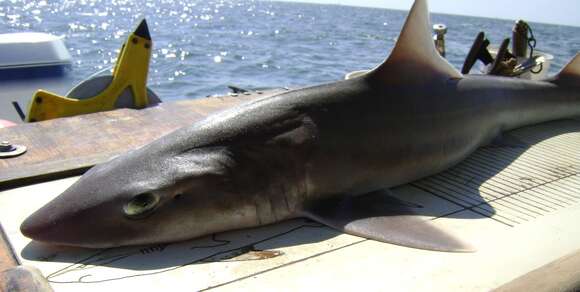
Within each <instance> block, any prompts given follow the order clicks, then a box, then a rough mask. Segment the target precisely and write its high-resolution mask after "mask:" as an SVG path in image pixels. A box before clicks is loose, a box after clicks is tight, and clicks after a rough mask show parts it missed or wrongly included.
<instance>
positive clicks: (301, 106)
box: [20, 0, 580, 252]
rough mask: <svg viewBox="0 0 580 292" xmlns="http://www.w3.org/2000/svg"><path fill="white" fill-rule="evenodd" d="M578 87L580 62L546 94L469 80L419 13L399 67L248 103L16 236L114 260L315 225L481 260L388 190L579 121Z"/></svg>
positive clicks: (102, 171) (60, 200) (405, 31)
mask: <svg viewBox="0 0 580 292" xmlns="http://www.w3.org/2000/svg"><path fill="white" fill-rule="evenodd" d="M579 87H580V55H576V57H575V58H574V59H573V60H572V61H571V62H570V63H569V64H568V65H566V66H565V67H564V68H563V69H562V70H561V72H560V73H559V74H557V75H555V76H554V77H552V78H550V79H547V80H542V81H530V80H522V79H517V78H506V77H497V76H484V75H475V74H473V75H463V74H461V73H460V72H459V71H457V70H456V69H455V68H454V67H453V66H452V65H451V64H449V63H448V62H447V61H446V60H445V59H444V58H442V57H441V56H440V55H439V53H438V52H437V50H436V48H435V46H434V43H433V40H432V35H431V28H430V20H429V12H428V7H427V1H426V0H416V1H415V2H414V4H413V6H412V8H411V10H410V12H409V14H408V17H407V19H406V21H405V23H404V26H403V28H402V31H401V33H400V35H399V38H398V40H397V42H396V44H395V47H394V48H393V50H392V51H391V53H390V55H389V56H388V57H387V58H386V60H385V61H384V62H383V63H381V64H380V65H378V66H376V67H375V68H374V69H372V70H370V71H369V72H368V73H366V74H364V75H363V76H360V77H357V78H353V79H349V80H342V81H338V82H334V83H329V84H323V85H318V86H313V87H307V88H301V89H296V90H290V91H286V92H282V93H280V94H276V95H273V96H267V97H262V98H259V99H256V100H252V101H249V102H247V103H244V104H241V105H239V106H235V107H232V108H229V109H226V110H224V111H222V112H219V113H216V114H213V115H210V116H208V117H207V118H205V119H203V120H201V121H198V122H195V123H193V124H192V125H189V126H186V127H183V128H180V129H178V130H176V131H174V132H172V133H170V134H167V135H166V136H163V137H161V138H159V139H158V140H155V141H153V142H151V143H149V144H147V145H145V146H143V147H140V148H138V149H135V150H132V151H129V152H127V153H125V154H122V155H120V156H118V157H116V158H114V159H112V160H111V161H108V162H106V163H103V164H100V165H97V166H95V167H93V168H91V169H90V170H89V171H88V172H86V173H85V174H84V175H83V176H82V177H81V178H80V179H79V180H78V181H76V182H75V183H74V184H73V185H71V186H70V187H69V188H68V189H67V190H65V191H64V192H63V193H62V194H60V195H59V196H57V197H56V198H55V199H53V200H52V201H50V202H49V203H47V204H46V205H45V206H43V207H42V208H40V209H39V210H37V211H36V212H34V213H33V214H32V215H30V216H29V217H28V218H27V219H26V220H25V221H24V222H23V223H22V225H21V227H20V229H21V232H22V233H23V234H24V235H25V236H27V237H29V238H31V239H33V240H37V241H41V242H47V243H51V244H57V245H70V246H80V247H88V248H108V247H116V246H127V245H142V244H154V243H167V242H174V241H182V240H188V239H192V238H197V237H202V236H206V235H210V234H215V233H219V232H225V231H229V230H237V229H244V228H252V227H256V226H262V225H267V224H273V223H276V222H279V221H282V220H287V219H291V218H297V217H306V218H310V219H312V220H315V221H318V222H320V223H322V224H325V225H327V226H330V227H332V228H335V229H337V230H339V231H341V232H344V233H347V234H351V235H356V236H360V237H364V238H369V239H373V240H377V241H381V242H386V243H392V244H397V245H402V246H406V247H412V248H420V249H426V250H433V251H446V252H468V251H474V250H475V248H474V246H473V245H472V244H470V243H468V242H465V241H464V240H462V239H460V238H458V237H457V236H455V235H453V234H450V233H449V232H447V231H444V230H442V229H441V228H438V227H437V226H436V225H435V224H434V223H432V222H430V221H428V220H424V219H421V218H420V216H416V212H415V211H414V209H413V207H411V206H408V205H406V204H404V203H402V202H401V201H397V200H394V199H393V196H391V195H390V191H389V190H390V189H392V188H393V187H396V186H400V185H403V184H405V183H409V182H412V181H415V180H418V179H421V178H424V177H428V176H431V175H434V174H437V173H439V172H441V171H443V170H445V169H448V168H450V167H452V166H454V165H455V164H457V163H459V162H461V161H462V160H463V159H465V158H466V157H467V156H469V155H470V154H471V153H472V152H474V151H475V150H476V149H477V148H478V147H480V146H482V145H487V144H489V143H492V142H493V141H494V140H497V138H498V137H501V136H502V133H505V132H506V131H509V130H511V129H515V128H519V127H522V126H525V125H531V124H536V123H541V122H545V121H550V120H556V119H563V118H569V117H574V116H578V115H580V90H579Z"/></svg>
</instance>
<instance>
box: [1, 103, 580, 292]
mask: <svg viewBox="0 0 580 292" xmlns="http://www.w3.org/2000/svg"><path fill="white" fill-rule="evenodd" d="M248 98H250V97H248ZM214 108H215V107H214ZM109 116H111V115H109ZM63 120H66V119H63ZM180 121H182V120H180ZM182 122H183V121H182ZM169 128H170V127H169ZM168 130H169V129H168ZM0 134H2V132H0ZM510 135H513V136H515V137H517V138H518V139H519V140H521V141H523V142H526V143H528V144H529V145H531V146H529V147H484V148H481V149H479V150H478V151H477V152H475V153H474V154H473V155H471V156H470V157H469V158H468V159H467V160H465V161H464V162H462V163H461V164H459V165H457V166H456V167H454V168H452V169H450V170H447V171H445V172H443V173H440V174H438V175H436V176H433V177H429V178H427V179H423V180H420V181H417V182H414V183H411V184H408V185H405V186H401V187H398V188H396V189H395V190H394V193H395V194H396V196H397V197H398V198H399V199H401V200H403V201H407V202H409V203H412V204H418V205H421V206H423V208H420V209H417V210H419V212H420V213H421V216H422V217H424V219H425V220H432V221H433V222H434V223H435V224H436V225H438V226H439V227H441V228H442V229H444V230H446V231H448V232H449V233H451V234H453V235H455V236H457V237H459V238H461V239H463V240H465V241H467V242H470V243H472V244H473V245H474V246H475V247H476V248H477V251H476V252H474V253H444V252H433V251H424V250H418V249H412V248H406V247H400V246H396V245H391V244H385V243H380V242H376V241H373V240H368V239H363V238H360V237H355V236H350V235H345V234H342V233H340V232H337V231H335V230H333V229H330V228H328V227H325V226H322V225H320V224H318V223H316V222H312V221H308V220H305V219H295V220H291V221H287V222H283V223H280V224H275V225H271V226H266V227H261V228H256V229H251V230H241V231H235V232H228V233H223V234H217V235H214V236H210V237H206V238H202V239H197V240H191V241H187V242H180V243H173V244H166V245H156V246H146V247H127V248H115V249H105V250H88V249H78V248H67V247H54V246H48V245H43V244H39V243H35V242H31V241H30V240H29V239H27V238H25V237H23V236H22V235H21V234H20V232H19V231H18V226H19V225H20V223H21V222H22V221H23V220H24V218H25V217H26V216H27V215H28V214H30V213H31V212H33V211H34V210H36V209H37V208H39V207H40V206H42V205H43V204H45V203H46V202H47V201H49V200H50V199H52V198H53V197H55V196H57V195H58V194H60V192H62V191H63V190H64V189H66V188H67V187H68V186H69V185H70V184H72V183H73V182H74V181H75V180H77V179H78V177H70V178H65V179H55V180H51V181H47V182H36V183H34V184H29V185H26V186H20V187H12V186H11V187H10V188H5V190H4V191H2V192H1V193H0V222H1V223H2V225H3V227H4V230H5V232H6V234H7V237H8V239H9V241H10V243H11V244H12V246H13V248H14V250H15V253H16V255H17V257H18V260H19V261H20V262H21V263H22V264H24V265H32V266H35V267H37V268H39V269H40V270H41V271H42V272H43V274H44V275H45V276H46V277H47V278H48V280H49V281H50V283H51V285H52V287H53V288H54V289H55V291H80V290H82V291H106V290H110V291H117V290H121V289H138V290H139V291H160V290H167V288H170V289H171V290H172V291H192V290H210V289H219V290H234V291H236V290H240V289H245V290H272V289H275V290H276V291H295V290H341V291H342V290H355V289H360V288H361V287H364V289H368V290H386V289H389V290H395V291H408V290H413V291H416V290H421V291H426V290H427V291H433V290H444V291H466V290H467V291H489V290H491V289H495V288H498V287H501V286H502V285H504V284H506V283H509V282H510V281H513V280H514V279H517V278H519V277H522V276H524V277H525V275H526V274H528V273H530V272H532V271H534V270H536V269H538V268H541V267H543V266H546V265H548V264H550V263H553V262H555V261H557V260H558V259H560V258H562V257H565V256H569V255H571V254H572V255H574V254H577V253H576V252H577V251H578V250H580V229H579V228H578V225H577V222H580V204H579V202H580V191H579V190H580V175H579V174H580V151H578V149H580V120H565V121H555V122H550V123H545V124H540V125H536V126H531V127H526V128H522V129H519V130H516V131H513V132H511V133H510ZM142 142H143V141H141V142H139V143H142ZM136 143H137V142H136ZM110 153H114V151H110ZM111 155H113V154H111ZM54 159H57V158H54ZM99 159H104V158H103V157H100V158H99ZM66 161H70V159H69V160H66ZM66 161H65V162H66ZM93 161H95V160H93ZM35 163H36V165H38V163H40V162H35ZM53 164H55V163H53ZM71 165H72V164H71ZM76 165H79V164H76ZM1 167H2V165H0V169H1ZM12 167H16V168H18V166H14V165H12ZM26 167H32V166H30V165H28V166H26ZM52 169H54V167H53V168H52ZM4 170H6V168H4ZM4 170H2V171H4ZM4 179H6V177H4ZM15 180H16V178H14V177H13V178H11V179H7V180H6V181H9V182H11V183H12V182H14V181H15ZM0 186H1V184H0ZM568 262H569V261H568ZM577 262H578V261H576V263H577ZM574 267H575V268H574V269H575V270H578V269H577V265H575V266H574ZM559 268H561V266H557V267H556V270H558V269H559ZM553 270H554V269H552V270H550V271H553ZM560 272H562V271H561V270H560V271H559V273H558V274H556V273H554V274H553V277H551V276H550V274H548V275H546V274H545V273H544V274H541V275H542V276H543V278H542V281H541V282H542V283H544V284H547V285H548V287H552V288H553V287H561V285H564V284H565V283H566V281H568V282H570V279H564V280H562V279H561V277H560V278H558V275H561V274H560ZM535 273H538V272H535ZM548 273H550V272H548ZM530 275H532V274H530ZM538 277H540V276H536V277H534V279H536V280H537V278H538ZM571 277H576V278H575V279H578V275H577V274H576V276H571ZM558 281H559V282H558ZM525 283H530V280H529V279H528V280H526V282H525ZM550 283H552V284H553V285H552V286H549V284H550ZM554 285H556V286H554ZM558 285H560V286H558ZM510 287H512V288H510ZM513 287H520V289H521V287H522V286H513V285H512V286H510V285H508V286H505V287H504V289H506V290H508V291H509V290H510V289H514V288H513ZM535 288H539V287H538V286H535Z"/></svg>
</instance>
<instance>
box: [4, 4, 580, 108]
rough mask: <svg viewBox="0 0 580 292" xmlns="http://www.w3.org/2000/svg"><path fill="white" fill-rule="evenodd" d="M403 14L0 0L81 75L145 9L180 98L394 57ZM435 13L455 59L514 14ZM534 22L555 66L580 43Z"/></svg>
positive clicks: (320, 79)
mask: <svg viewBox="0 0 580 292" xmlns="http://www.w3.org/2000/svg"><path fill="white" fill-rule="evenodd" d="M406 14H407V12H405V11H396V10H387V9H377V8H359V7H349V6H338V5H316V4H302V3H284V2H266V1H167V0H139V1H126V0H113V1H104V0H75V1H62V0H61V1H58V0H40V1H30V0H0V33H7V32H23V31H40V32H48V33H52V34H55V35H62V36H64V37H65V39H66V44H67V46H68V48H69V50H70V53H71V55H72V56H73V58H74V65H73V66H72V69H71V70H72V71H71V74H70V77H69V78H71V79H72V80H73V81H75V82H78V81H80V80H82V79H84V78H86V77H88V76H90V75H92V74H93V73H95V72H97V71H101V70H107V68H110V67H111V66H112V64H114V62H115V60H116V58H117V54H118V52H119V49H120V47H121V45H122V43H123V41H125V38H126V37H127V35H128V33H129V32H131V31H132V30H133V29H134V28H135V27H136V25H137V24H138V23H139V22H140V20H141V19H142V18H146V19H147V22H148V23H149V28H150V30H151V35H152V38H153V41H154V45H153V46H154V47H153V49H154V50H153V55H152V62H151V64H150V66H151V67H150V73H149V86H150V87H151V88H152V89H153V90H154V91H155V92H156V93H157V94H158V95H159V96H160V97H161V98H162V99H164V100H175V99H184V98H198V97H205V96H208V95H218V94H224V93H227V92H228V89H227V87H226V86H227V85H230V84H232V85H237V86H241V87H249V88H267V87H282V86H288V87H297V86H306V85H313V84H318V83H324V82H330V81H335V80H339V79H342V78H343V76H344V74H345V73H347V72H349V71H353V70H360V69H368V68H371V67H374V66H375V65H376V64H378V63H379V62H381V61H382V60H384V59H385V58H386V57H387V55H388V53H389V52H390V50H391V49H392V47H393V45H394V44H395V41H396V39H397V36H398V34H399V32H400V29H401V27H402V25H403V21H404V19H405V17H406ZM490 17H493V16H492V15H490ZM516 17H517V15H514V19H515V18H516ZM431 19H432V22H433V23H444V24H446V25H447V27H448V28H449V32H448V33H447V36H446V38H447V57H448V59H449V61H450V62H451V63H452V64H453V65H455V66H456V67H458V68H460V67H461V65H462V64H463V61H464V59H465V56H466V54H467V52H468V50H469V48H470V46H471V43H472V42H473V40H474V38H475V36H476V34H477V33H478V32H479V31H485V32H486V34H487V35H488V37H489V38H490V40H491V42H492V44H495V45H498V44H499V43H500V42H501V40H502V39H503V38H506V37H510V36H511V29H512V26H513V24H514V21H513V20H497V19H491V18H476V17H465V16H452V15H441V14H432V16H431ZM531 25H532V28H533V32H534V35H535V37H536V39H537V40H538V44H537V49H540V50H543V51H547V52H550V53H551V54H553V55H554V56H555V60H554V62H553V65H552V68H551V70H550V71H551V72H552V73H554V72H557V70H559V69H560V68H561V67H562V66H563V65H564V64H565V63H566V62H568V61H569V60H570V58H572V57H573V56H574V55H575V54H576V53H577V52H578V51H580V27H568V26H559V25H548V24H539V23H531Z"/></svg>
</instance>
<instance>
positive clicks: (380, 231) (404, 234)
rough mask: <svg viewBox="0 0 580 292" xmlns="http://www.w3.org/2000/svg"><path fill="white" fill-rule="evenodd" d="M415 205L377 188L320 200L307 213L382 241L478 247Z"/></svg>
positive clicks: (440, 247)
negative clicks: (443, 227) (426, 216)
mask: <svg viewBox="0 0 580 292" xmlns="http://www.w3.org/2000/svg"><path fill="white" fill-rule="evenodd" d="M416 207H417V206H413V205H412V204H409V203H405V202H401V201H398V200H397V199H395V198H394V197H392V196H390V195H388V194H386V193H385V191H378V192H373V193H369V194H366V195H361V196H349V197H346V198H341V199H338V200H335V199H331V200H325V201H322V202H318V203H317V204H315V205H314V206H311V208H310V209H309V210H308V211H307V215H308V216H309V217H310V218H311V219H313V220H315V221H318V222H320V223H323V224H326V225H328V226H330V227H332V228H335V229H338V230H340V231H343V232H345V233H348V234H352V235H356V236H361V237H365V238H369V239H374V240H378V241H382V242H387V243H393V244H397V245H402V246H407V247H413V248H420V249H427V250H434V251H447V252H470V251H475V249H474V248H473V247H472V246H470V245H469V244H466V243H464V242H461V241H460V240H458V239H456V238H454V237H453V236H451V235H449V234H447V233H445V232H443V231H441V230H440V229H438V228H437V227H436V226H434V225H433V224H432V223H430V222H429V221H427V220H425V219H422V218H421V217H419V216H418V215H416V214H415V212H413V208H416ZM419 207H420V206H419Z"/></svg>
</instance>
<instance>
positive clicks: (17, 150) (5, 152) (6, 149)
mask: <svg viewBox="0 0 580 292" xmlns="http://www.w3.org/2000/svg"><path fill="white" fill-rule="evenodd" d="M24 152H26V146H24V145H16V144H11V143H10V142H8V141H2V142H0V158H10V157H16V156H19V155H21V154H23V153H24Z"/></svg>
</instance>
